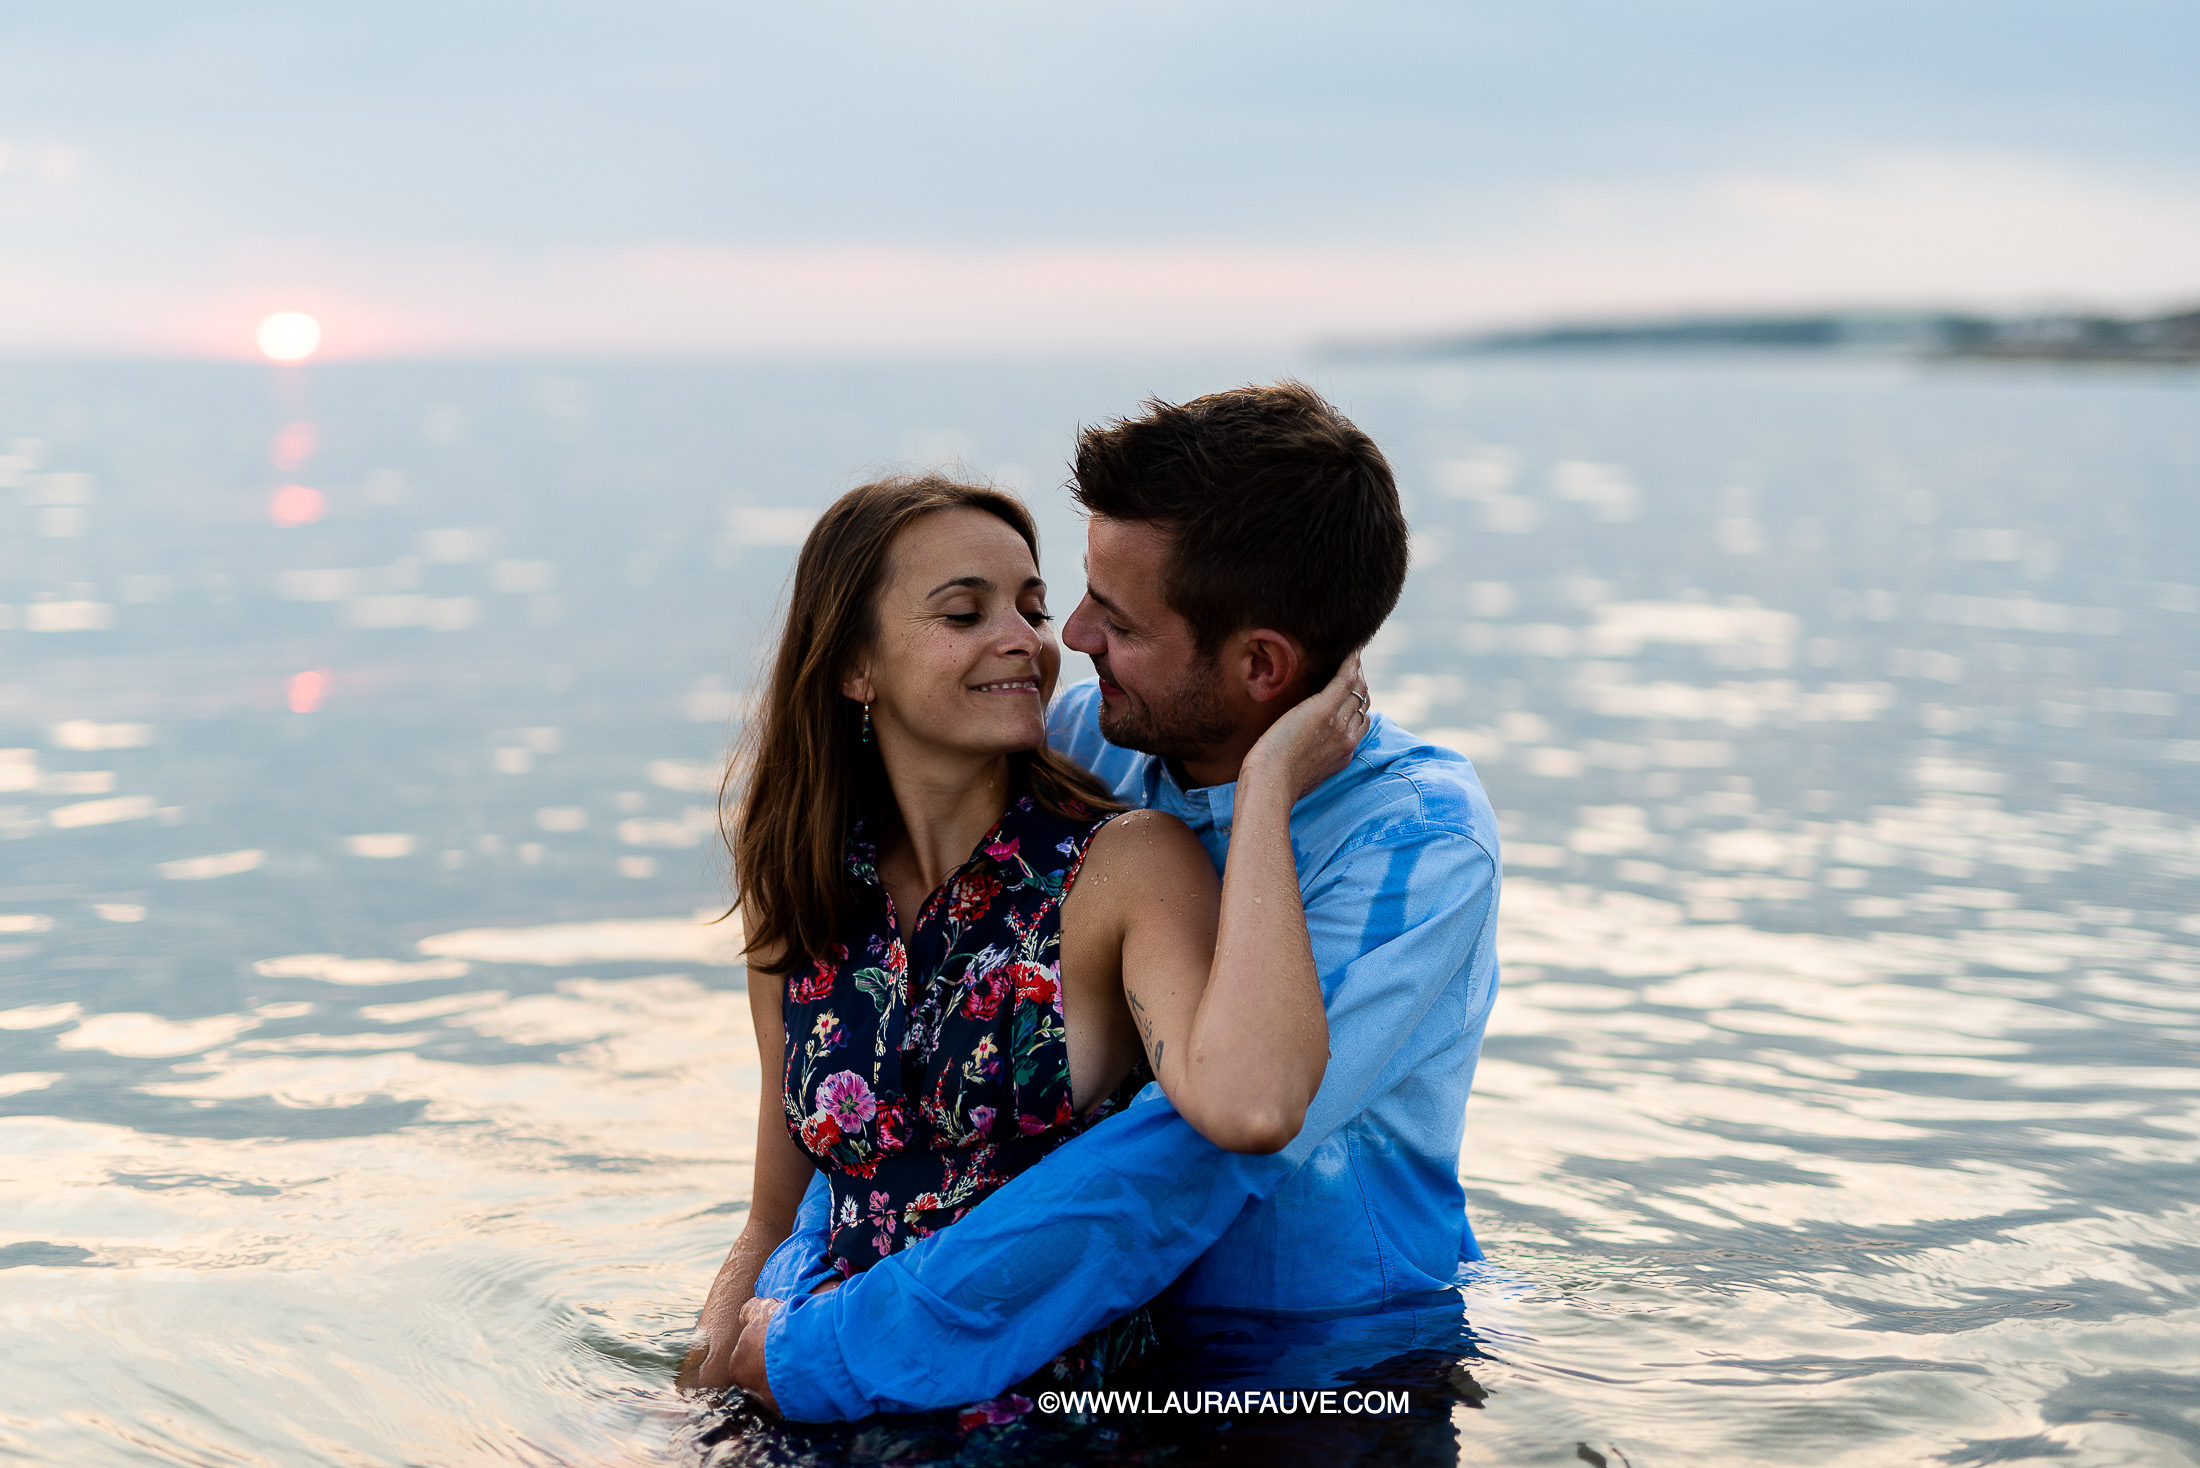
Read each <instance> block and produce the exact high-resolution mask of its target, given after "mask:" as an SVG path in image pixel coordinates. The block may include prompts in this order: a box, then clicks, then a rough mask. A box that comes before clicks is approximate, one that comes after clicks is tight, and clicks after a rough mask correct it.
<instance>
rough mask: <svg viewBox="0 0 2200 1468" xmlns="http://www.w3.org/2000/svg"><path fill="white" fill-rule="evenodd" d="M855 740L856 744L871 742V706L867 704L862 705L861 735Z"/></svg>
mask: <svg viewBox="0 0 2200 1468" xmlns="http://www.w3.org/2000/svg"><path fill="white" fill-rule="evenodd" d="M856 742H857V743H858V744H869V743H870V742H871V706H870V705H869V704H865V705H864V706H863V737H862V738H861V739H858V740H857V741H856Z"/></svg>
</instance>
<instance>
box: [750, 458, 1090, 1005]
mask: <svg viewBox="0 0 2200 1468" xmlns="http://www.w3.org/2000/svg"><path fill="white" fill-rule="evenodd" d="M954 509H969V510H982V511H984V512H985V513H986V514H988V515H993V516H996V517H998V518H999V519H1001V520H1003V521H1005V522H1007V524H1008V526H1009V528H1010V529H1012V530H1014V531H1015V532H1016V533H1017V534H1018V535H1020V536H1022V537H1023V541H1024V544H1025V545H1027V546H1029V547H1031V559H1032V561H1033V563H1034V564H1036V563H1037V561H1038V559H1039V528H1038V526H1037V525H1036V524H1035V523H1033V521H1032V518H1031V512H1030V511H1029V510H1027V509H1025V508H1024V506H1023V503H1022V502H1021V501H1020V500H1018V499H1016V497H1015V496H1013V495H1010V494H1007V493H1004V492H1003V491H1001V490H998V489H993V488H990V487H988V486H985V485H977V484H959V483H957V482H955V481H954V480H951V479H944V478H941V477H939V476H937V475H932V474H924V475H905V476H899V477H896V478H892V479H881V480H879V481H877V482H876V483H873V484H866V485H862V486H860V487H859V488H856V489H851V490H849V491H848V492H847V493H846V494H844V495H842V496H841V497H840V498H839V499H838V500H835V501H834V502H833V505H832V508H831V509H828V510H827V511H826V512H825V513H824V514H823V515H822V516H821V517H819V519H818V522H817V524H816V525H815V526H813V527H811V530H810V534H809V538H808V539H806V540H804V541H803V543H802V555H801V557H800V559H798V560H797V561H796V562H795V570H794V584H793V587H792V589H791V591H790V592H789V594H788V598H787V620H786V625H785V626H784V627H783V628H782V629H781V631H780V634H779V651H778V653H777V655H776V656H775V657H774V658H773V660H772V671H771V680H770V682H769V684H768V685H767V686H766V689H765V694H764V698H763V700H762V702H761V703H760V704H758V705H757V706H756V707H755V708H754V709H753V710H752V711H751V712H750V715H749V718H748V722H747V725H746V727H745V728H744V729H743V731H742V736H741V741H740V744H739V746H738V748H737V749H736V751H735V754H734V758H733V761H732V763H731V765H730V766H729V767H728V769H727V772H726V782H725V787H724V789H723V791H722V792H721V795H720V807H721V810H722V811H723V812H724V815H725V817H726V819H724V820H723V822H722V825H723V827H724V832H725V839H726V847H727V850H728V851H730V852H731V853H732V855H733V888H734V900H735V902H736V903H737V904H738V905H739V906H740V907H741V908H743V909H744V910H745V912H746V916H747V921H748V928H747V931H746V933H745V934H744V940H745V945H746V947H745V951H746V953H747V954H748V955H749V966H750V967H751V968H755V969H757V970H759V971H760V972H765V973H784V972H786V971H787V970H788V969H790V968H792V967H794V966H795V965H797V964H799V963H802V962H804V961H806V960H809V959H814V958H817V957H821V956H822V955H823V954H824V953H825V951H826V949H827V948H828V947H829V946H830V945H831V944H832V941H833V934H834V932H835V930H836V929H837V928H838V926H839V918H840V914H841V911H842V909H843V908H844V907H845V905H846V904H847V902H848V901H849V899H850V898H851V896H852V895H853V894H852V888H851V885H850V879H849V877H848V874H847V868H846V866H845V863H844V853H845V848H846V846H847V841H848V835H849V832H850V831H851V830H852V829H853V828H854V825H855V822H856V819H857V817H858V816H861V815H864V814H866V813H869V812H879V811H883V810H885V809H886V808H888V806H889V805H890V804H891V801H892V799H893V790H892V788H891V786H889V784H888V783H887V779H886V766H885V763H884V762H883V761H882V760H881V759H880V758H879V752H878V745H877V744H875V743H866V742H864V741H863V739H862V725H863V709H862V706H861V705H860V704H857V703H856V702H854V701H853V700H851V699H850V698H848V697H847V696H846V695H845V694H843V693H842V692H841V691H840V684H841V680H842V679H843V678H844V677H846V675H847V673H848V670H849V668H850V667H851V666H852V665H853V664H854V663H855V660H856V659H857V657H858V656H859V655H860V654H861V653H862V651H863V649H864V648H866V647H868V646H869V645H870V643H871V639H872V638H873V637H874V636H875V635H876V633H877V630H878V629H877V609H878V593H879V589H880V586H881V584H882V583H883V582H884V581H885V579H886V577H887V576H888V575H889V574H890V572H891V566H890V564H889V555H888V552H889V551H890V550H891V549H892V547H893V543H894V537H895V536H897V535H899V534H900V533H901V532H902V530H903V529H904V528H905V527H906V526H908V525H909V524H910V523H911V522H912V521H914V520H916V519H918V518H919V517H921V516H924V515H929V514H933V513H935V512H937V511H940V510H954ZM1009 762H1010V774H1011V779H1012V781H1013V788H1014V789H1015V790H1017V791H1018V792H1020V793H1028V794H1029V795H1030V796H1031V797H1032V798H1033V799H1034V800H1036V801H1037V802H1038V803H1039V805H1040V806H1041V807H1043V808H1044V809H1046V810H1047V811H1049V812H1051V813H1052V814H1055V815H1072V814H1074V813H1073V812H1072V811H1070V810H1069V809H1067V807H1068V806H1069V805H1071V804H1073V803H1074V804H1078V805H1082V806H1084V807H1086V808H1088V809H1091V810H1093V811H1096V812H1105V811H1113V810H1121V809H1122V805H1121V803H1120V802H1118V801H1116V800H1114V799H1113V798H1111V797H1110V796H1109V794H1108V792H1107V790H1106V788H1105V787H1104V786H1102V785H1101V784H1100V782H1099V781H1098V780H1096V779H1094V778H1093V777H1092V776H1091V775H1090V774H1088V773H1087V772H1086V771H1085V770H1084V769H1082V768H1081V767H1079V766H1078V765H1077V764H1076V763H1075V762H1074V761H1072V760H1070V759H1068V758H1067V757H1065V756H1063V755H1060V754H1057V753H1055V752H1054V751H1052V750H1050V749H1048V748H1046V746H1045V745H1044V744H1042V745H1041V746H1040V747H1039V748H1037V749H1033V750H1026V751H1022V752H1019V753H1016V754H1012V755H1010V756H1009ZM757 955H763V956H764V957H765V958H767V959H769V960H770V965H769V967H766V966H765V964H764V963H762V962H759V961H758V959H757Z"/></svg>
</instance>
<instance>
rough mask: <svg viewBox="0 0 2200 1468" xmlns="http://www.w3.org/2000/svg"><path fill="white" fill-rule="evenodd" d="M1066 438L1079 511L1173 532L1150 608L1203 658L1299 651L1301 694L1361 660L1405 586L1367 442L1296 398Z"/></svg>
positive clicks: (1386, 491)
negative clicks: (1246, 644) (1229, 643)
mask: <svg viewBox="0 0 2200 1468" xmlns="http://www.w3.org/2000/svg"><path fill="white" fill-rule="evenodd" d="M1145 409H1146V411H1145V413H1144V414H1143V415H1142V416H1140V417H1136V418H1123V419H1118V420H1116V421H1115V422H1112V423H1105V424H1102V425H1100V426H1099V427H1096V428H1088V429H1086V430H1084V431H1083V432H1082V433H1080V434H1079V435H1078V437H1077V478H1076V481H1075V483H1074V485H1073V486H1072V490H1073V492H1074V493H1075V495H1076V496H1077V502H1078V503H1079V504H1081V505H1083V506H1084V507H1085V509H1086V510H1088V511H1090V512H1091V513H1093V514H1096V515H1105V516H1107V517H1108V518H1109V519H1111V520H1132V521H1141V522H1144V523H1148V524H1153V525H1158V526H1160V527H1162V528H1163V529H1166V530H1167V531H1169V532H1170V536H1171V542H1172V543H1171V545H1170V549H1169V556H1168V560H1167V561H1166V562H1165V563H1164V565H1163V569H1162V585H1161V592H1162V596H1163V597H1164V598H1165V599H1166V600H1167V602H1168V604H1169V605H1170V606H1171V607H1173V608H1174V609H1175V610H1176V611H1177V612H1178V613H1179V614H1180V615H1182V616H1183V617H1184V619H1185V620H1186V621H1188V622H1190V623H1191V625H1192V635H1193V637H1194V638H1195V639H1196V640H1197V642H1198V645H1199V649H1200V652H1201V653H1202V654H1204V655H1209V656H1211V655H1212V654H1213V653H1214V652H1215V650H1216V649H1217V648H1218V647H1219V646H1220V645H1221V643H1222V640H1223V639H1224V638H1225V637H1227V636H1229V635H1230V634H1231V633H1233V632H1239V631H1243V630H1244V629H1246V628H1248V627H1269V628H1273V629H1275V630H1276V631H1278V632H1285V633H1288V634H1290V635H1291V636H1292V637H1294V638H1296V639H1297V640H1298V641H1299V643H1300V644H1301V645H1302V646H1303V647H1304V648H1305V649H1306V653H1307V658H1308V661H1309V664H1310V667H1309V669H1308V672H1309V675H1310V677H1311V679H1312V682H1311V683H1310V685H1309V687H1312V688H1318V687H1320V686H1321V685H1322V684H1324V683H1326V682H1328V681H1329V678H1330V677H1331V675H1333V674H1334V673H1335V672H1336V670H1337V666H1338V664H1340V663H1342V662H1343V661H1344V660H1345V658H1346V657H1348V656H1349V655H1350V654H1351V653H1352V652H1354V651H1355V650H1356V649H1358V648H1360V647H1363V646H1365V645H1366V643H1367V641H1368V639H1370V638H1372V637H1373V636H1374V635H1375V632H1376V629H1377V628H1379V627H1381V626H1382V625H1383V619H1384V618H1386V617H1388V616H1389V615H1390V610H1391V608H1392V607H1394V606H1396V605H1397V604H1398V593H1399V591H1400V590H1401V589H1402V588H1403V587H1404V586H1405V580H1406V517H1405V512H1404V511H1403V510H1402V509H1400V508H1399V505H1398V487H1397V484H1396V483H1395V482H1394V481H1393V480H1392V478H1391V473H1390V465H1389V463H1388V462H1387V461H1386V460H1385V459H1384V458H1383V455H1382V450H1380V449H1378V448H1376V447H1375V441H1374V440H1373V439H1371V438H1369V437H1368V436H1367V435H1366V434H1364V433H1362V432H1360V430H1359V429H1358V428H1356V427H1354V426H1353V424H1352V422H1351V420H1349V419H1347V418H1346V417H1345V416H1344V415H1343V414H1342V413H1340V412H1338V411H1337V410H1336V409H1335V408H1334V407H1332V406H1330V404H1329V403H1328V402H1327V401H1325V400H1324V399H1323V398H1322V396H1321V394H1319V393H1317V392H1315V391H1314V390H1313V389H1312V388H1310V387H1308V386H1306V385H1305V384H1304V383H1300V382H1291V381H1284V382H1278V383H1274V384H1271V385H1268V386H1261V387H1238V388H1232V389H1230V390H1229V391H1228V392H1218V393H1209V394H1208V395H1207V396H1206V397H1203V398H1194V399H1193V400H1192V401H1190V402H1188V403H1182V404H1173V403H1164V402H1162V401H1160V400H1159V399H1157V398H1149V399H1148V400H1147V401H1146V404H1145Z"/></svg>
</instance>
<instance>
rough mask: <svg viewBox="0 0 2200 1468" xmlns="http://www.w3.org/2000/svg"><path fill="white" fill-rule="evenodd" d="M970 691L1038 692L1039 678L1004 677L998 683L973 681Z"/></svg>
mask: <svg viewBox="0 0 2200 1468" xmlns="http://www.w3.org/2000/svg"><path fill="white" fill-rule="evenodd" d="M970 691H971V692H972V693H1037V692H1038V691H1039V680H1038V679H1036V678H1004V679H1002V680H1001V681H1000V682H998V683H973V684H971V685H970Z"/></svg>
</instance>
